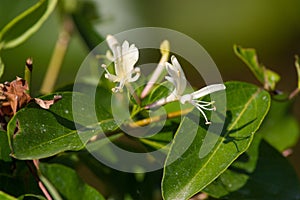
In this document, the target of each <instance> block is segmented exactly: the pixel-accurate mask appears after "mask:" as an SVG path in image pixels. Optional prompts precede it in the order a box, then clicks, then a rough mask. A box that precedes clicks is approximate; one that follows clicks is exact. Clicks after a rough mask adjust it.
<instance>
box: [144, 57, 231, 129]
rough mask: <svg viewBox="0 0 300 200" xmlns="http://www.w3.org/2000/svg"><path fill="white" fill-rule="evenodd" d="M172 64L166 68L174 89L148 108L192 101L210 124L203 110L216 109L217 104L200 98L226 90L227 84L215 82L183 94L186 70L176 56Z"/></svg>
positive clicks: (167, 64)
mask: <svg viewBox="0 0 300 200" xmlns="http://www.w3.org/2000/svg"><path fill="white" fill-rule="evenodd" d="M171 61H172V64H170V63H166V68H167V71H168V74H169V75H170V76H166V79H167V80H168V81H169V82H171V83H172V84H173V85H174V87H175V88H174V90H173V91H172V93H171V94H170V95H169V96H168V97H166V98H162V99H160V100H158V101H157V102H155V103H153V104H151V105H149V106H146V108H153V107H157V106H161V105H164V104H166V103H169V102H172V101H180V103H182V104H185V103H190V104H192V105H193V106H195V107H196V108H197V109H198V110H199V111H200V112H201V114H202V115H203V116H204V119H205V121H206V122H205V123H206V124H210V122H209V121H208V119H207V117H206V115H205V112H204V111H203V110H213V111H215V110H216V107H215V106H212V105H213V104H214V102H213V101H212V102H207V101H200V100H198V99H199V98H201V97H203V96H206V95H208V94H211V93H213V92H217V91H220V90H225V88H226V87H225V85H224V84H213V85H209V86H206V87H204V88H201V89H200V90H197V91H195V92H193V93H191V94H185V95H182V94H183V92H184V90H185V88H186V84H187V83H186V78H185V75H184V72H183V70H182V68H181V66H180V64H179V62H178V60H177V59H176V57H175V56H172V57H171Z"/></svg>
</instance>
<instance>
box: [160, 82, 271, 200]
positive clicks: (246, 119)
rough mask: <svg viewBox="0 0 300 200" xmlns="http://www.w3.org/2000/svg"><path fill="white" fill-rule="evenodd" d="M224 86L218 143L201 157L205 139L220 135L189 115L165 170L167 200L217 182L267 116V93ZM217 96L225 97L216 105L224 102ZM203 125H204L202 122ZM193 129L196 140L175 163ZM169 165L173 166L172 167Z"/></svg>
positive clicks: (239, 85)
mask: <svg viewBox="0 0 300 200" xmlns="http://www.w3.org/2000/svg"><path fill="white" fill-rule="evenodd" d="M225 85H226V96H227V111H226V113H227V115H226V119H225V124H224V127H223V131H222V133H221V136H220V137H218V139H217V143H216V144H215V145H214V146H213V149H212V150H211V151H210V152H209V153H208V154H207V155H206V156H205V157H202V158H200V156H199V153H200V149H201V148H202V146H207V145H209V144H205V143H203V140H204V138H205V136H206V135H207V134H210V135H215V134H218V133H214V130H212V129H209V131H208V130H207V129H208V126H203V125H202V126H203V127H202V126H199V125H198V122H197V123H196V122H195V121H197V120H195V116H197V115H196V113H197V112H193V113H191V114H189V115H187V116H186V117H185V118H184V119H183V121H182V123H181V125H180V127H179V129H178V130H177V133H176V135H175V138H174V140H173V144H172V147H171V150H170V152H169V155H168V157H167V160H166V163H165V165H166V166H165V168H164V176H163V181H162V192H163V197H164V199H188V198H190V197H192V196H193V195H194V194H196V193H198V192H199V191H201V190H203V189H204V188H205V187H206V186H207V185H209V184H210V183H211V182H212V181H214V180H215V179H216V178H217V177H218V176H219V175H220V174H222V173H223V172H224V171H225V170H226V169H227V168H228V167H229V166H230V164H231V163H232V162H233V161H234V160H236V159H237V158H238V157H239V156H240V155H241V154H242V153H243V152H245V151H246V150H247V149H248V147H249V145H250V143H251V141H252V138H253V135H254V133H255V132H256V131H257V129H258V128H259V126H260V124H261V123H262V121H263V119H264V117H265V115H266V114H267V112H268V110H269V106H270V96H269V94H268V93H267V92H266V91H264V90H262V89H260V88H258V87H256V86H254V85H251V84H247V83H242V82H228V83H226V84H225ZM219 94H220V93H219ZM218 96H220V98H221V96H222V95H217V96H216V98H215V99H214V100H215V101H216V104H218V101H222V100H223V98H221V99H219V100H218ZM237 97H238V98H237ZM222 118H224V117H222V116H220V119H222ZM201 122H202V124H203V121H200V123H201ZM213 124H214V123H213ZM213 124H212V125H213ZM216 126H217V125H216ZM194 128H196V130H197V133H196V135H195V138H194V140H193V141H192V143H191V144H190V146H189V147H188V148H187V150H186V151H185V152H184V153H183V154H182V155H181V156H180V158H179V159H177V160H176V157H177V156H178V152H180V151H182V150H181V149H182V146H183V145H184V144H185V143H186V142H188V141H186V140H187V138H188V137H189V135H190V134H191V132H192V130H193V129H194ZM216 136H217V135H216ZM174 160H175V161H174ZM172 161H174V162H172ZM170 162H172V163H171V164H169V163H170Z"/></svg>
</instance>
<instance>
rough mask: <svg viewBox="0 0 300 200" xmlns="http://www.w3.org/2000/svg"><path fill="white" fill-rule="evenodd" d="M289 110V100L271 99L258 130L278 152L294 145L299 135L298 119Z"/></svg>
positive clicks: (290, 108)
mask: <svg viewBox="0 0 300 200" xmlns="http://www.w3.org/2000/svg"><path fill="white" fill-rule="evenodd" d="M291 110H292V103H291V102H277V101H273V102H272V104H271V108H270V112H269V113H268V115H267V117H266V120H265V121H264V123H263V125H262V127H261V129H260V130H259V133H260V134H261V135H262V136H263V137H264V139H265V140H266V141H267V142H268V143H269V144H271V145H272V146H273V147H275V148H276V149H277V150H278V151H280V152H282V151H284V150H286V149H288V148H291V147H293V146H294V145H296V143H297V141H298V139H299V136H300V130H299V124H298V121H297V119H296V118H295V117H294V116H293V114H292V112H291ZM282 127H284V129H282Z"/></svg>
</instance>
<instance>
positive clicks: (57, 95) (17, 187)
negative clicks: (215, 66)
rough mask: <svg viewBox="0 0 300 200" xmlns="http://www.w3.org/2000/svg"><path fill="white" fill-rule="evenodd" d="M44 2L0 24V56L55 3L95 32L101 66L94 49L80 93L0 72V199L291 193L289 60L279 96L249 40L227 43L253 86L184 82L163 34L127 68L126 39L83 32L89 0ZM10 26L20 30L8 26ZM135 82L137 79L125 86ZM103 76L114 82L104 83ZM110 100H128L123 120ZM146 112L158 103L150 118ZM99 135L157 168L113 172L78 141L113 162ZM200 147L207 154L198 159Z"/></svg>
mask: <svg viewBox="0 0 300 200" xmlns="http://www.w3.org/2000/svg"><path fill="white" fill-rule="evenodd" d="M56 3H57V2H56V1H53V0H41V1H39V2H37V3H36V4H35V5H33V7H31V8H29V9H28V10H26V11H24V13H22V14H20V15H19V16H17V17H16V18H15V19H13V20H12V21H11V22H9V23H8V25H6V26H4V28H3V29H2V30H1V31H0V53H1V52H2V51H4V50H5V49H9V48H13V47H15V46H17V45H19V44H21V43H22V42H24V41H25V40H26V39H27V38H29V37H30V36H32V35H33V33H34V32H36V31H38V29H39V27H40V26H41V25H42V24H43V22H45V20H46V19H47V18H48V17H49V16H50V14H51V13H52V11H53V10H54V8H55V7H56V6H61V7H60V9H59V10H60V12H63V15H62V16H65V18H64V19H63V20H64V21H63V22H64V24H68V25H70V24H69V23H71V25H72V26H71V27H76V30H77V31H78V32H76V33H77V34H79V35H80V36H81V38H82V39H83V41H84V42H85V43H86V44H87V47H88V48H89V49H90V50H92V49H93V48H94V47H95V46H97V45H98V44H99V43H101V42H102V41H104V40H105V41H106V43H107V44H108V49H107V50H108V51H107V53H106V55H105V58H106V59H107V60H108V61H109V62H110V64H109V65H108V64H105V63H99V62H98V61H99V60H97V58H95V60H97V66H93V67H94V68H93V69H92V70H99V69H100V71H101V68H103V69H104V70H105V75H104V76H103V77H102V76H99V77H97V79H99V80H100V81H99V84H97V85H94V84H93V83H91V82H85V81H84V80H83V81H82V82H80V85H81V86H82V87H81V90H76V91H73V90H72V89H70V88H73V86H74V85H73V84H72V85H70V86H66V87H64V88H61V89H57V90H51V87H49V88H50V91H52V92H48V93H46V94H44V95H42V96H39V97H37V96H35V95H32V94H34V93H33V92H32V91H31V87H30V85H32V83H33V81H31V68H30V70H28V68H25V75H24V78H17V79H16V80H13V81H10V80H9V81H7V80H1V84H0V117H1V120H0V122H1V130H0V199H4V200H6V199H9V200H11V199H47V200H49V199H58V200H60V199H72V200H73V199H153V200H156V199H165V200H174V199H179V200H184V199H299V196H300V185H299V180H298V178H297V175H296V172H295V170H294V169H293V166H291V165H290V163H289V162H288V160H287V159H286V156H287V155H288V154H290V153H291V152H292V151H293V146H294V145H295V144H296V143H297V142H298V141H299V123H298V121H297V120H296V118H295V117H294V116H293V115H292V113H291V112H288V111H289V110H290V108H291V106H292V105H293V103H294V99H296V98H298V96H297V95H298V94H299V91H300V69H299V66H300V64H299V59H298V57H296V61H295V66H296V72H297V73H295V76H298V85H297V86H296V87H295V90H293V92H291V93H288V92H284V91H280V92H279V91H278V88H277V83H278V81H279V80H280V75H279V74H277V73H275V72H273V71H272V70H271V69H268V68H267V67H266V66H263V65H261V64H260V63H259V61H258V58H257V55H256V52H255V50H254V49H249V48H242V47H241V46H234V52H235V54H236V55H237V56H238V57H239V58H241V60H242V61H243V62H244V63H245V64H246V65H247V66H248V67H249V69H250V71H251V72H253V74H254V76H255V77H256V78H257V79H258V80H259V82H260V83H261V85H254V84H251V83H246V82H240V81H226V82H225V83H215V84H211V85H207V86H204V87H203V88H200V89H197V88H192V86H189V85H188V84H187V78H186V77H189V74H188V73H187V74H185V73H184V71H186V72H187V71H188V70H185V69H186V68H185V66H183V65H182V66H181V64H180V62H179V61H180V60H177V58H176V57H175V56H174V55H172V43H170V42H169V41H168V40H167V39H168V38H165V39H166V40H164V41H163V42H162V43H161V45H160V46H159V44H158V47H157V48H158V49H159V50H158V52H160V55H159V58H156V60H160V61H159V63H158V65H157V68H156V69H154V71H153V72H152V73H151V75H150V76H149V77H148V76H146V75H145V74H143V73H142V72H143V70H142V65H141V66H137V63H138V60H139V57H140V53H141V52H142V51H141V52H139V50H138V47H137V46H135V45H134V43H135V41H130V43H129V42H128V41H126V40H125V41H120V42H119V41H118V40H117V38H116V37H114V36H112V35H108V36H107V37H106V39H104V38H103V37H102V36H100V35H99V34H98V33H97V32H96V31H95V30H94V29H93V26H92V24H91V23H90V21H89V20H88V18H87V17H88V16H90V15H88V14H91V13H88V14H87V12H86V9H85V8H86V6H90V4H86V2H82V3H80V4H74V5H75V7H76V9H75V7H74V6H71V7H70V4H69V3H67V1H62V3H61V4H59V5H56ZM89 8H90V7H89ZM89 12H92V10H90V11H89ZM26 21H27V22H28V21H29V22H30V23H29V24H30V26H29V27H28V26H25V25H24V23H23V22H26ZM66 22H67V23H66ZM17 29H18V30H19V29H20V30H23V31H20V32H18V33H20V34H9V33H13V32H14V30H17ZM61 33H63V34H61V35H60V36H59V38H58V43H59V42H61V41H62V38H61V37H63V39H66V35H67V38H69V37H72V34H71V32H70V26H62V30H61ZM72 33H73V32H72ZM69 39H70V38H69ZM63 41H66V40H63ZM67 41H68V40H67ZM63 44H64V45H66V46H64V47H62V49H59V48H58V49H57V48H55V50H54V52H53V55H54V56H53V59H54V60H55V61H56V62H54V63H63V62H62V60H60V59H62V57H63V56H62V55H63V53H62V52H63V51H64V50H65V49H67V45H68V42H64V43H63ZM60 45H62V44H61V43H59V45H57V46H58V47H59V46H60ZM0 55H2V54H0ZM170 55H171V57H170ZM95 57H96V56H95ZM34 59H38V58H34ZM24 60H25V59H24ZM2 61H3V59H1V58H0V76H1V75H2V72H3V70H4V63H3V62H2ZM26 65H28V63H26ZM31 65H32V63H31ZM31 67H32V66H31ZM97 67H98V68H97ZM103 69H102V71H103ZM33 70H38V68H34V67H33ZM92 70H91V71H92ZM49 73H50V72H49ZM93 75H94V74H93ZM19 76H20V75H19ZM161 76H162V77H165V78H164V80H161V79H162V78H161ZM46 77H52V76H51V74H50V75H49V74H47V75H46ZM52 78H53V79H55V78H56V77H52ZM143 79H144V80H145V84H140V85H142V86H140V85H139V84H137V83H138V82H139V81H142V80H143ZM45 80H48V79H45ZM107 80H108V81H110V82H112V83H113V84H114V85H113V86H112V85H111V84H106V82H107ZM30 83H31V84H30ZM43 85H44V86H49V85H52V81H51V84H50V83H49V82H47V81H45V82H44V84H43ZM137 85H139V86H137ZM92 87H95V88H96V89H95V94H94V95H93V96H92V98H91V96H89V95H87V93H88V92H89V91H90V90H91V88H92ZM49 88H48V89H47V90H46V91H49ZM43 91H45V90H43ZM87 91H88V92H87ZM224 94H226V106H225V107H222V108H221V107H219V106H218V105H219V104H218V103H220V101H221V100H222V98H223V97H224ZM115 97H116V98H119V99H120V100H121V101H122V100H123V101H125V100H124V99H122V98H127V97H128V101H126V102H128V104H129V105H128V109H129V114H128V117H129V118H132V119H130V120H131V121H130V122H128V121H126V120H124V122H122V123H121V124H119V123H117V122H116V119H115V118H114V116H113V112H112V108H111V102H112V101H113V100H114V99H113V98H115ZM212 97H213V98H212ZM119 99H118V100H119ZM133 99H134V100H133ZM121 101H120V102H121ZM74 102H76V105H77V107H75V106H74ZM116 106H120V105H116ZM181 106H183V107H184V106H189V107H188V109H185V108H183V109H181ZM116 109H118V107H117V108H116ZM157 109H164V111H165V112H164V113H162V114H161V113H160V112H157V113H158V114H157V115H154V116H153V115H152V114H153V113H155V114H156V110H157ZM92 111H95V113H92ZM211 113H213V114H215V115H214V116H215V117H214V118H213V119H212V118H210V114H211ZM199 114H200V115H199ZM75 116H77V118H75ZM95 116H96V121H95V120H94V118H93V117H95ZM126 116H127V115H126ZM78 118H79V119H78ZM162 120H165V121H162ZM210 120H212V121H210ZM162 124H163V127H162V128H160V129H159V131H158V133H156V134H155V135H150V136H149V135H147V136H146V137H134V136H135V135H138V136H140V135H143V134H144V133H143V132H141V130H142V129H140V128H141V127H142V128H143V127H147V128H148V127H150V128H156V127H161V125H162ZM95 127H96V128H95ZM99 127H101V128H99ZM128 127H129V128H128ZM220 127H221V129H220V132H218V130H217V129H218V128H220ZM125 128H128V129H125ZM192 130H195V132H194V135H193V137H192V138H191V137H190V136H191V135H192V134H193V132H192ZM283 130H284V134H282V133H283ZM126 131H127V132H126ZM145 134H146V133H145ZM108 141H112V143H113V144H116V146H118V147H120V148H123V149H125V150H126V151H130V152H131V151H132V152H135V153H148V152H152V151H156V150H162V151H161V154H162V155H164V156H165V159H164V160H163V161H162V160H156V158H155V157H151V156H148V155H147V156H144V157H145V158H146V160H147V161H149V164H153V163H160V164H162V167H161V169H157V170H156V171H152V172H146V170H145V169H144V168H143V166H139V165H137V166H134V167H135V168H134V169H135V171H132V172H131V173H127V172H121V171H118V170H115V169H112V168H111V167H109V166H106V165H104V164H103V163H100V162H99V161H98V160H96V159H95V157H93V156H92V155H91V154H90V152H89V151H87V150H86V148H88V147H89V145H90V146H92V147H94V148H95V149H97V150H99V152H107V153H108V154H107V157H105V158H106V159H108V160H109V159H110V160H112V161H113V162H114V163H117V164H118V165H119V166H120V167H122V166H123V165H124V164H125V163H124V162H125V161H127V158H119V157H117V156H116V153H115V152H114V151H110V149H109V148H108V147H109V146H107V145H108ZM213 142H214V144H212V143H213ZM186 144H188V146H185V145H186ZM208 145H210V147H211V149H210V151H209V152H208V153H207V154H205V156H202V154H201V152H202V151H203V149H204V150H206V149H207V146H208ZM182 149H184V150H182ZM182 151H183V152H182ZM178 152H181V153H182V154H180V156H179V157H178V155H179V154H178ZM200 154H201V155H200ZM128 160H129V162H132V160H130V158H128ZM161 162H162V163H161Z"/></svg>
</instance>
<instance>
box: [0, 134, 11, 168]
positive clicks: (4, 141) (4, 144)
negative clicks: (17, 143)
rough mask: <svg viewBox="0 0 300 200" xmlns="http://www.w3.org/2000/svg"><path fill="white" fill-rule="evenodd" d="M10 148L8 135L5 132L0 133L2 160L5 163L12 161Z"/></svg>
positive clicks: (0, 158) (0, 156)
mask: <svg viewBox="0 0 300 200" xmlns="http://www.w3.org/2000/svg"><path fill="white" fill-rule="evenodd" d="M9 154H10V148H9V144H8V138H7V133H6V132H5V131H0V160H4V161H5V162H9V161H11V157H10V156H9Z"/></svg>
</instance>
